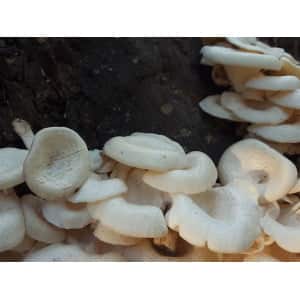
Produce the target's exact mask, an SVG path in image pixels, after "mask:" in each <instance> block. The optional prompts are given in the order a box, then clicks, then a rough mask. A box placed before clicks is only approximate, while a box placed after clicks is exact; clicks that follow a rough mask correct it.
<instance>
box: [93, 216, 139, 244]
mask: <svg viewBox="0 0 300 300" xmlns="http://www.w3.org/2000/svg"><path fill="white" fill-rule="evenodd" d="M94 235H95V236H96V237H97V238H98V239H99V240H100V241H102V242H104V243H107V244H111V245H120V246H131V245H136V244H137V243H138V242H139V241H140V239H137V238H134V237H130V236H126V235H122V234H119V233H117V232H115V231H113V230H111V229H109V228H108V227H105V226H103V225H102V224H101V223H100V222H99V223H98V224H97V226H96V228H95V231H94Z"/></svg>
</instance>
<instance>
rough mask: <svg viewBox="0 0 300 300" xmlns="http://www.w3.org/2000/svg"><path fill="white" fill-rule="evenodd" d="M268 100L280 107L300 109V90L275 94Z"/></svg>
mask: <svg viewBox="0 0 300 300" xmlns="http://www.w3.org/2000/svg"><path fill="white" fill-rule="evenodd" d="M268 100H270V101H271V102H273V103H275V104H278V105H280V106H284V107H289V108H294V109H300V89H297V90H294V91H290V92H278V93H275V94H273V95H272V96H270V97H269V99H268Z"/></svg>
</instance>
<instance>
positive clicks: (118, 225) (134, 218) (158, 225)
mask: <svg viewBox="0 0 300 300" xmlns="http://www.w3.org/2000/svg"><path fill="white" fill-rule="evenodd" d="M88 208H89V212H90V214H91V216H92V217H93V218H94V219H96V220H99V221H100V222H101V223H102V224H103V225H104V226H105V227H107V228H109V229H111V230H113V231H115V232H117V233H120V234H122V235H127V236H131V237H136V238H155V237H160V236H163V235H165V234H166V233H167V231H168V229H167V225H166V222H165V219H164V216H163V213H162V211H161V210H160V209H159V208H158V207H155V206H153V205H138V204H133V203H129V202H127V201H126V200H125V199H124V198H112V199H109V200H106V201H103V202H100V204H96V205H88Z"/></svg>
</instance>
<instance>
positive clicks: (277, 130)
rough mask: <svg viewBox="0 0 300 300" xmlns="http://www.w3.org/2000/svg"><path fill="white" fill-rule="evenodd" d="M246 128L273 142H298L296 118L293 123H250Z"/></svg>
mask: <svg viewBox="0 0 300 300" xmlns="http://www.w3.org/2000/svg"><path fill="white" fill-rule="evenodd" d="M247 130H248V131H249V132H251V133H254V134H255V135H257V136H258V137H261V138H263V139H266V140H269V141H273V142H278V143H299V142H300V120H297V121H296V122H295V123H288V124H279V125H251V126H249V127H248V128H247Z"/></svg>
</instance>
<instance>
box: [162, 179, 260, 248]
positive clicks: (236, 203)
mask: <svg viewBox="0 0 300 300" xmlns="http://www.w3.org/2000/svg"><path fill="white" fill-rule="evenodd" d="M172 198H173V204H172V207H171V209H170V210H169V211H168V212H167V215H166V218H167V222H168V226H169V227H170V228H172V229H174V230H176V231H178V232H179V235H180V236H181V237H182V238H183V239H184V240H186V241H187V242H189V243H190V244H192V245H195V246H197V247H204V246H205V245H206V244H207V246H208V248H209V249H210V250H212V251H216V252H220V253H240V252H242V251H245V250H247V249H248V248H249V247H250V246H251V245H252V244H253V243H254V241H255V240H256V239H257V237H258V236H259V234H260V227H259V218H260V209H259V206H258V204H257V199H258V193H257V191H256V189H255V187H254V185H252V184H251V183H249V182H248V181H242V180H235V181H234V182H231V183H230V184H228V185H226V186H224V187H218V188H214V189H212V190H210V191H208V192H205V193H201V194H199V195H195V196H193V197H192V198H191V197H189V196H187V195H184V194H173V195H172Z"/></svg>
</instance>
